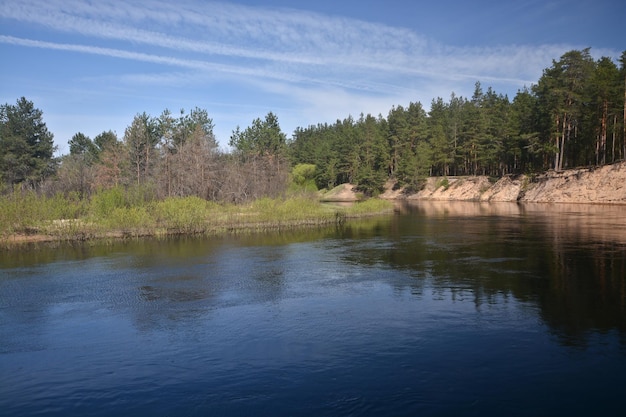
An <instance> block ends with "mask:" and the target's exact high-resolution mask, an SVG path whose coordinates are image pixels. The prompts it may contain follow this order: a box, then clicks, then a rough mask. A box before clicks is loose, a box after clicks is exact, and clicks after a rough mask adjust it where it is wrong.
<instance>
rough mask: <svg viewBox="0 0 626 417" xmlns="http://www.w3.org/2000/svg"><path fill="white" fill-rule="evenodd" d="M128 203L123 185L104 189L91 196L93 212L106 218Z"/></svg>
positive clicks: (98, 216)
mask: <svg viewBox="0 0 626 417" xmlns="http://www.w3.org/2000/svg"><path fill="white" fill-rule="evenodd" d="M126 205H127V199H126V193H125V192H124V189H123V188H122V187H114V188H110V189H108V190H103V191H100V192H98V193H96V194H95V195H94V196H92V197H91V214H92V215H93V216H94V217H96V218H105V217H107V216H109V215H110V214H111V213H112V212H113V211H114V210H115V209H118V208H124V207H126Z"/></svg>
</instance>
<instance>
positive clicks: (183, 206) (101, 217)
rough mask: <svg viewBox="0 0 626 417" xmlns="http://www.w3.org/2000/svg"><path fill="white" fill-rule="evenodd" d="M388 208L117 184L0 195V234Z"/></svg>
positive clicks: (214, 228) (226, 226) (216, 229)
mask: <svg viewBox="0 0 626 417" xmlns="http://www.w3.org/2000/svg"><path fill="white" fill-rule="evenodd" d="M391 207H392V203H390V202H387V201H383V200H378V199H370V200H366V201H363V202H359V203H355V204H354V205H352V206H350V207H342V208H339V207H332V206H329V205H327V204H322V203H320V202H319V201H318V200H317V199H316V198H315V197H314V194H311V193H301V194H294V195H291V196H290V197H288V198H277V199H272V198H261V199H258V200H256V201H254V202H251V203H248V204H241V205H235V204H221V203H216V202H211V201H206V200H204V199H201V198H198V197H170V198H166V199H164V200H154V199H153V198H152V197H151V196H150V195H149V193H146V192H145V190H137V189H128V190H127V189H124V188H121V187H120V188H112V189H109V190H104V191H100V192H97V193H95V194H94V195H92V197H91V199H89V200H87V199H85V200H81V199H80V198H78V196H77V195H73V194H69V195H63V194H58V195H56V196H54V197H45V196H38V195H36V194H35V193H19V192H16V193H13V194H10V195H6V196H3V197H0V238H2V239H3V240H6V239H8V238H9V237H10V236H15V235H23V236H28V235H35V234H39V235H45V236H49V237H50V238H51V239H53V240H86V239H92V238H97V237H106V236H121V237H124V236H148V235H150V236H158V235H169V234H216V233H224V232H234V231H240V230H250V231H255V230H268V229H277V228H278V229H281V228H293V227H298V226H305V225H306V226H315V225H325V224H332V223H333V222H339V220H341V222H343V221H345V218H348V217H361V216H365V215H368V214H372V213H382V212H388V211H390V210H391Z"/></svg>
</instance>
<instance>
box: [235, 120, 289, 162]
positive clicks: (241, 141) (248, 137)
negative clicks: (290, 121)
mask: <svg viewBox="0 0 626 417" xmlns="http://www.w3.org/2000/svg"><path fill="white" fill-rule="evenodd" d="M228 144H229V145H230V146H232V147H233V148H235V149H236V150H237V151H238V152H240V153H241V154H242V155H244V156H250V155H254V156H264V155H282V154H284V153H285V152H286V145H287V137H286V136H285V134H284V133H283V132H282V131H281V130H280V125H279V124H278V118H277V117H276V115H274V113H272V112H269V113H268V114H267V115H266V116H265V120H261V119H255V120H253V121H252V125H251V126H249V127H247V128H246V129H245V130H244V131H243V132H242V131H241V130H240V129H239V127H237V129H236V130H235V131H234V132H233V134H232V136H231V138H230V141H229V143H228Z"/></svg>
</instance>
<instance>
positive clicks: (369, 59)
mask: <svg viewBox="0 0 626 417" xmlns="http://www.w3.org/2000/svg"><path fill="white" fill-rule="evenodd" d="M4 3H5V4H3V5H2V7H1V9H0V17H3V18H5V19H11V20H14V21H18V22H27V23H31V24H38V25H42V26H45V27H47V28H49V29H52V30H55V31H59V32H62V33H70V34H75V35H81V36H83V37H84V39H83V42H85V43H87V44H92V45H90V46H80V45H67V44H57V43H54V42H39V43H37V42H35V41H34V40H27V39H23V40H18V39H16V38H12V37H6V36H5V37H3V38H2V41H3V42H11V43H16V44H17V43H19V44H21V45H23V46H34V47H43V48H49V49H62V50H68V51H75V52H82V53H91V54H93V53H95V54H101V55H108V56H112V57H116V58H124V59H136V60H140V61H144V62H152V63H156V64H166V65H176V66H180V67H188V68H194V69H202V68H204V69H206V70H207V71H224V72H229V73H236V74H241V75H246V76H255V75H256V76H261V77H272V78H277V79H285V81H288V82H306V81H309V82H319V83H323V84H325V83H328V82H333V79H334V78H346V77H345V75H346V74H347V75H349V76H350V77H348V78H349V79H355V78H360V79H362V80H364V82H362V83H354V85H349V86H346V87H348V88H356V89H359V88H360V86H359V85H366V84H368V83H369V82H370V81H371V83H372V84H371V85H372V86H374V87H375V86H376V85H377V83H378V82H379V80H381V79H388V78H389V76H390V75H394V74H397V75H398V76H399V77H409V78H410V77H428V78H433V79H449V80H459V79H483V80H494V81H501V82H512V83H517V84H524V83H526V84H528V83H529V82H531V81H532V80H534V79H536V76H537V74H540V71H541V69H542V68H543V67H545V65H546V60H549V59H551V58H554V57H555V54H557V55H556V56H558V54H560V53H562V52H563V50H564V47H563V46H546V47H542V48H536V47H529V46H506V47H500V48H453V47H447V46H445V45H441V44H439V43H437V42H435V41H433V40H429V39H427V38H425V37H423V36H421V35H419V34H416V33H415V32H413V31H411V30H409V29H404V28H395V27H389V26H386V25H382V24H376V23H368V22H363V21H359V20H354V19H347V18H339V17H330V16H320V15H318V14H315V13H310V12H303V11H296V10H289V9H280V10H276V9H264V8H254V7H248V6H241V5H234V4H226V3H204V2H200V3H193V2H182V3H176V4H175V5H174V4H173V3H166V2H157V1H149V2H145V3H142V2H117V1H111V0H102V1H99V2H94V3H87V2H83V1H76V0H62V1H61V0H47V1H34V0H30V1H29V0H24V1H21V2H12V1H7V2H4ZM103 39H104V40H115V41H120V42H122V43H121V44H120V48H123V49H109V48H101V47H98V46H97V45H95V44H97V42H98V40H103ZM147 47H154V48H158V49H159V50H158V54H154V55H151V54H146V53H142V52H141V50H142V48H147ZM189 56H191V58H192V59H189ZM251 68H252V69H253V70H251ZM280 68H285V69H288V71H280V70H278V69H280ZM334 75H337V77H335V76H334ZM400 83H404V81H403V80H402V81H400Z"/></svg>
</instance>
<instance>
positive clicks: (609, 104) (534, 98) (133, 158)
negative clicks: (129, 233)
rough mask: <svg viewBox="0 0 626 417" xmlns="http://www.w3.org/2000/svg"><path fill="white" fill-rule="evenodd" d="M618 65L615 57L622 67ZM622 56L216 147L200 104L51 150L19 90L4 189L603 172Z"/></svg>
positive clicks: (624, 76)
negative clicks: (527, 82)
mask: <svg viewBox="0 0 626 417" xmlns="http://www.w3.org/2000/svg"><path fill="white" fill-rule="evenodd" d="M618 64H619V65H618ZM625 99H626V52H624V53H622V55H621V57H620V59H619V62H618V63H616V62H614V61H613V60H612V59H611V58H608V57H602V58H600V59H598V60H594V58H592V56H591V52H590V49H584V50H572V51H569V52H567V53H565V54H564V55H563V56H561V57H560V58H559V59H558V60H556V59H555V60H553V62H552V64H551V66H550V67H548V68H546V69H545V70H544V71H543V74H542V76H541V77H540V79H539V80H538V81H537V82H536V83H535V84H533V85H531V86H528V87H525V88H523V89H521V90H519V91H518V92H517V94H516V95H515V97H514V98H513V99H512V100H511V99H510V98H509V97H507V96H506V95H502V94H499V93H497V92H496V91H494V90H493V89H492V88H491V87H487V88H486V89H485V88H483V86H482V84H481V83H480V82H476V84H475V88H474V93H473V95H472V96H471V97H469V98H466V97H461V96H456V95H455V94H454V93H451V95H450V97H449V99H447V100H444V99H443V98H441V97H438V98H435V99H433V100H432V102H431V103H430V108H429V109H428V110H426V109H425V108H424V106H423V105H422V104H421V103H419V102H415V103H409V104H408V105H405V106H402V105H397V106H394V107H392V108H391V109H390V110H389V112H388V114H387V116H386V117H385V116H383V115H378V116H372V115H370V114H368V115H364V114H361V115H360V116H359V117H358V118H353V117H352V116H348V117H346V118H344V119H338V120H337V121H336V122H335V123H334V124H328V123H325V124H317V125H311V126H308V127H299V128H297V129H296V130H295V131H294V132H293V134H292V136H291V138H287V135H286V134H285V133H283V132H282V131H281V128H280V125H279V122H278V117H277V116H276V115H275V114H274V113H272V112H269V113H268V114H267V115H266V116H265V117H264V118H262V119H261V118H258V119H255V120H253V121H252V123H251V125H250V126H248V127H246V128H244V129H241V128H240V127H237V128H236V129H235V130H234V131H233V132H232V136H231V137H230V141H229V145H230V146H231V151H229V152H225V151H221V150H220V149H219V147H218V144H217V141H216V139H215V137H214V134H213V127H214V126H213V121H212V119H211V118H210V116H209V114H208V112H207V111H206V110H204V109H200V108H195V109H192V110H191V111H189V112H186V111H184V110H181V111H180V113H178V114H173V113H172V112H170V111H169V110H167V109H166V110H164V111H163V112H162V114H160V115H158V116H151V115H148V114H146V113H139V114H137V115H135V116H134V118H133V120H132V122H131V124H130V125H129V126H128V127H127V128H126V130H125V132H124V134H123V137H121V138H120V137H118V136H117V135H116V134H115V133H114V132H112V131H105V132H102V133H101V134H99V135H97V136H96V137H94V138H89V137H87V136H86V135H84V134H82V133H80V132H79V133H76V134H75V135H74V136H73V137H72V138H71V139H70V140H69V154H68V155H63V156H61V157H58V158H55V157H54V152H55V147H54V142H53V135H52V133H51V132H49V131H48V129H47V127H46V125H45V122H44V121H43V112H42V111H41V110H39V109H37V108H36V107H35V105H34V103H32V102H31V101H29V100H27V99H26V98H21V99H18V100H17V102H16V104H8V103H7V104H4V105H2V106H1V107H0V193H2V194H5V195H6V194H7V193H12V192H14V191H15V190H16V189H21V190H35V191H36V192H38V193H40V194H43V195H55V194H57V193H61V194H65V195H68V194H72V195H73V196H75V197H76V198H77V199H79V200H82V199H89V198H91V196H92V195H93V194H94V193H97V192H99V191H102V190H107V189H113V188H120V187H121V188H124V189H129V188H134V189H141V190H142V191H141V192H142V193H144V194H145V195H149V196H150V198H153V199H155V200H159V199H161V200H162V199H165V198H167V197H189V196H195V197H199V198H201V199H205V200H208V201H216V202H226V203H244V202H250V201H254V200H256V199H259V198H262V197H273V198H275V197H280V196H282V195H285V193H286V192H287V190H288V189H290V187H291V188H297V189H305V190H313V191H315V190H317V189H330V188H332V187H334V186H336V185H338V184H341V183H352V184H355V185H356V187H357V189H358V190H360V191H361V192H362V193H364V194H365V195H377V194H378V193H380V192H381V191H382V189H383V186H384V184H385V183H386V181H387V180H389V179H393V180H395V181H396V183H397V184H398V185H399V186H403V187H406V189H407V190H409V191H410V190H417V189H419V188H420V187H421V186H422V184H423V181H424V179H425V178H426V177H427V176H449V175H455V176H456V175H488V176H492V177H501V176H504V175H516V174H525V173H526V174H527V173H536V172H543V171H546V170H550V169H553V170H556V171H560V170H563V169H566V168H570V167H578V166H599V165H603V164H610V163H613V162H615V161H618V160H624V159H625V158H626V100H625Z"/></svg>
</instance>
